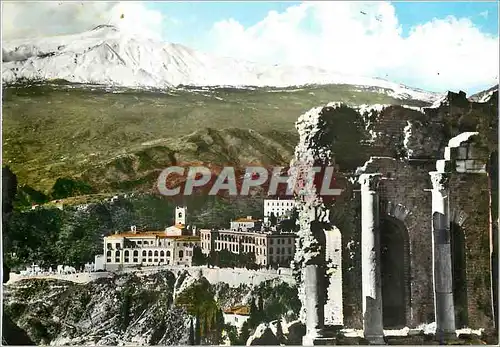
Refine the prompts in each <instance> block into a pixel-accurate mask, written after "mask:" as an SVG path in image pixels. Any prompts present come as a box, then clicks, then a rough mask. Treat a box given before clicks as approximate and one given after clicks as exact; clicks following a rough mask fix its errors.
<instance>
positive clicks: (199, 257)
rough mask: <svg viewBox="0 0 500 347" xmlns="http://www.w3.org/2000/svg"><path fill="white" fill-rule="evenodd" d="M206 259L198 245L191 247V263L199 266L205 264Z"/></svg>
mask: <svg viewBox="0 0 500 347" xmlns="http://www.w3.org/2000/svg"><path fill="white" fill-rule="evenodd" d="M207 262H208V259H207V257H206V256H205V254H203V252H202V250H201V248H200V247H199V246H195V247H193V265H194V266H199V265H205V264H207Z"/></svg>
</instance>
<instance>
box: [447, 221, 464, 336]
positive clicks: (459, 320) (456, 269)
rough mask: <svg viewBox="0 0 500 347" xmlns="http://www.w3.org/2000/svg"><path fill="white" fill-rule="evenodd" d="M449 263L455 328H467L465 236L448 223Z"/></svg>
mask: <svg viewBox="0 0 500 347" xmlns="http://www.w3.org/2000/svg"><path fill="white" fill-rule="evenodd" d="M450 235H451V237H450V243H451V263H452V271H453V301H454V305H455V324H456V327H457V328H463V327H466V326H467V322H468V315H467V268H466V259H467V255H466V251H465V234H464V231H463V229H462V228H461V227H460V225H458V224H457V223H455V222H452V223H450Z"/></svg>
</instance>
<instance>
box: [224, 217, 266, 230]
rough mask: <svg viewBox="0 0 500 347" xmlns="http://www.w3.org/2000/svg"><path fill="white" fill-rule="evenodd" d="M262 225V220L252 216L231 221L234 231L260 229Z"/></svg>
mask: <svg viewBox="0 0 500 347" xmlns="http://www.w3.org/2000/svg"><path fill="white" fill-rule="evenodd" d="M261 226H262V220H260V219H254V218H252V216H247V217H246V218H238V219H237V220H235V221H231V230H234V231H248V230H250V229H254V230H260V228H261Z"/></svg>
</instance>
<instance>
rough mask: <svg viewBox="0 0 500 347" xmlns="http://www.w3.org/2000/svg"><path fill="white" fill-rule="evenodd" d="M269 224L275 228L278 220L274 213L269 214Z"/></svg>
mask: <svg viewBox="0 0 500 347" xmlns="http://www.w3.org/2000/svg"><path fill="white" fill-rule="evenodd" d="M269 222H270V223H271V226H275V225H276V224H277V223H278V218H276V216H275V215H274V212H271V215H270V216H269Z"/></svg>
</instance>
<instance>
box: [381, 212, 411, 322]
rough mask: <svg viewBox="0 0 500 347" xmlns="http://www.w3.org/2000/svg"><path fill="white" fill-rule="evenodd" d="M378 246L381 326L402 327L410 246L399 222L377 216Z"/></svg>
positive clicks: (407, 298) (406, 308)
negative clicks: (378, 226) (379, 250)
mask: <svg viewBox="0 0 500 347" xmlns="http://www.w3.org/2000/svg"><path fill="white" fill-rule="evenodd" d="M380 248H381V252H380V258H381V259H380V260H381V275H382V276H381V277H382V302H383V309H382V311H383V323H384V328H393V329H396V328H403V327H405V326H406V323H407V319H406V317H407V314H408V313H409V310H410V281H409V274H410V247H409V238H408V231H407V229H406V227H405V226H404V224H403V223H402V222H400V221H399V220H397V219H395V218H392V217H389V216H387V217H385V218H382V219H381V221H380Z"/></svg>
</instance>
